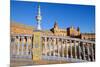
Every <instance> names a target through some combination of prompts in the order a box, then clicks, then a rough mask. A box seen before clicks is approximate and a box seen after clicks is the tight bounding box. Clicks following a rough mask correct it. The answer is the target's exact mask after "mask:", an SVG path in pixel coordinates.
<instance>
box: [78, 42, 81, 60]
mask: <svg viewBox="0 0 100 67" xmlns="http://www.w3.org/2000/svg"><path fill="white" fill-rule="evenodd" d="M78 43H79V44H78V49H79V51H78V52H79V59H82V56H81V52H82V49H81V47H80V42H78Z"/></svg>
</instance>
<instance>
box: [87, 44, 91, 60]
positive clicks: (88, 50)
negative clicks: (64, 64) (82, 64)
mask: <svg viewBox="0 0 100 67" xmlns="http://www.w3.org/2000/svg"><path fill="white" fill-rule="evenodd" d="M87 56H88V61H90V49H89V44H88V43H87Z"/></svg>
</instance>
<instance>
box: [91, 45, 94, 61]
mask: <svg viewBox="0 0 100 67" xmlns="http://www.w3.org/2000/svg"><path fill="white" fill-rule="evenodd" d="M91 52H92V61H94V49H93V44H91Z"/></svg>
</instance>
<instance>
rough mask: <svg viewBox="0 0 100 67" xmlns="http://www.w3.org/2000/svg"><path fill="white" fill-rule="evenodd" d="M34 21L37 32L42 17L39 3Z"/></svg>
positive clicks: (39, 28)
mask: <svg viewBox="0 0 100 67" xmlns="http://www.w3.org/2000/svg"><path fill="white" fill-rule="evenodd" d="M36 20H37V30H41V20H42V16H41V10H40V3H38V8H37V16H36Z"/></svg>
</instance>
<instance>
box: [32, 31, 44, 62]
mask: <svg viewBox="0 0 100 67" xmlns="http://www.w3.org/2000/svg"><path fill="white" fill-rule="evenodd" d="M32 54H33V55H32V59H33V61H34V62H36V63H38V62H39V61H40V60H41V58H42V44H41V31H34V33H33V49H32Z"/></svg>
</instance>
